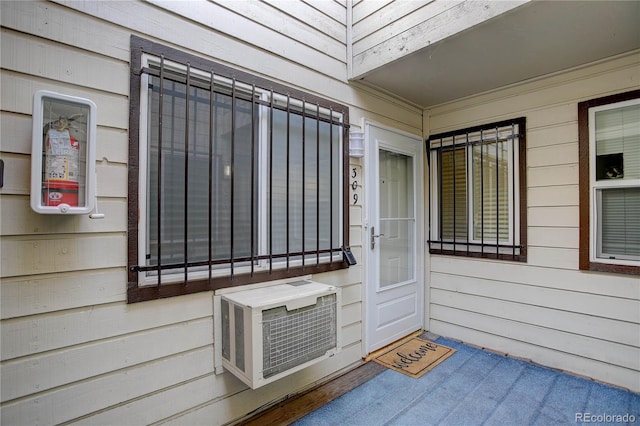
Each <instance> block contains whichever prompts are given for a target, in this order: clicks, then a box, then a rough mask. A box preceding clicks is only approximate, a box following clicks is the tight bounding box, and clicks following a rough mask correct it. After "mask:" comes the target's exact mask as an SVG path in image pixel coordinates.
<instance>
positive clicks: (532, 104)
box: [430, 53, 639, 133]
mask: <svg viewBox="0 0 640 426" xmlns="http://www.w3.org/2000/svg"><path fill="white" fill-rule="evenodd" d="M638 64H639V59H638V55H637V53H635V54H634V53H630V54H629V55H628V56H624V57H622V58H619V59H616V60H613V61H607V62H603V63H600V64H596V65H593V66H589V67H583V68H578V69H576V70H573V71H571V72H568V73H562V74H558V75H555V76H551V77H549V78H546V79H536V80H532V81H528V82H526V83H524V84H519V85H514V86H512V87H509V88H506V89H504V90H500V91H496V92H491V93H488V94H483V95H479V96H475V97H471V98H468V99H466V100H464V101H460V102H452V103H449V104H444V105H442V106H440V107H436V108H434V109H432V110H431V111H430V113H431V115H430V119H431V125H432V127H433V129H436V130H437V133H440V132H441V131H443V130H441V129H447V128H451V127H452V126H455V125H456V124H457V121H459V119H460V116H463V117H464V120H465V121H467V122H482V121H484V120H487V119H491V117H497V116H505V115H507V114H513V115H515V116H521V115H523V114H524V113H525V112H526V115H527V118H528V119H530V120H528V121H527V128H536V127H543V126H548V125H550V124H559V123H563V122H573V121H575V122H577V120H578V108H577V105H576V104H577V102H579V101H582V100H587V99H591V98H595V97H600V96H604V95H607V94H612V93H617V92H623V91H627V90H633V89H635V88H636V87H637V69H638Z"/></svg>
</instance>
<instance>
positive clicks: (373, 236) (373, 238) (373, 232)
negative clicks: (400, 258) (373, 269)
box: [371, 226, 384, 250]
mask: <svg viewBox="0 0 640 426" xmlns="http://www.w3.org/2000/svg"><path fill="white" fill-rule="evenodd" d="M380 237H384V234H376V227H375V226H372V227H371V250H373V249H374V248H376V238H380Z"/></svg>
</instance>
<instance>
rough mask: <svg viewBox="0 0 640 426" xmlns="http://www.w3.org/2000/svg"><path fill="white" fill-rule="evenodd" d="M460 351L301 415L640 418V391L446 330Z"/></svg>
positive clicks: (517, 420) (382, 377) (309, 419)
mask: <svg viewBox="0 0 640 426" xmlns="http://www.w3.org/2000/svg"><path fill="white" fill-rule="evenodd" d="M435 341H436V343H439V344H442V345H445V346H449V347H452V348H454V349H456V351H457V352H456V353H455V354H454V355H453V356H451V357H449V358H448V359H447V360H445V361H444V362H443V363H442V364H440V365H438V366H437V367H435V368H434V369H433V370H432V371H430V372H428V373H427V374H425V375H424V376H423V377H421V378H420V379H414V378H411V377H407V376H405V375H404V374H401V373H398V372H395V371H392V370H385V371H383V372H382V373H380V374H378V375H377V376H375V377H373V378H372V379H371V380H368V381H367V382H366V383H364V384H362V385H360V386H358V387H357V388H355V389H353V390H351V391H350V392H348V393H346V394H344V395H342V396H340V397H338V398H337V399H335V400H333V401H331V402H329V403H328V404H326V405H324V406H322V407H321V408H319V409H317V410H315V411H313V412H311V413H309V414H307V415H306V416H304V417H302V418H301V419H299V420H298V421H296V422H295V423H293V424H294V425H296V426H307V425H367V426H374V425H436V424H442V425H480V424H486V425H564V424H581V423H585V424H640V395H639V394H636V393H633V392H629V391H626V390H623V389H619V388H616V387H613V386H608V385H605V384H602V383H598V382H594V381H592V380H589V379H585V378H581V377H576V376H573V375H569V374H565V373H563V372H559V371H556V370H552V369H549V368H545V367H541V366H538V365H536V364H533V363H530V362H527V361H523V360H519V359H514V358H511V357H508V356H504V355H500V354H496V353H492V352H488V351H485V350H482V349H478V348H475V347H471V346H468V345H465V344H463V343H460V342H456V341H453V340H449V339H445V338H437V339H435Z"/></svg>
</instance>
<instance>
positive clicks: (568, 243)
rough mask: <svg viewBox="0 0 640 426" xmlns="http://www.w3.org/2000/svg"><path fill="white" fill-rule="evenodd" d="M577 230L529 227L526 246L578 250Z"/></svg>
mask: <svg viewBox="0 0 640 426" xmlns="http://www.w3.org/2000/svg"><path fill="white" fill-rule="evenodd" d="M579 234H580V232H579V229H578V228H577V227H576V228H561V227H555V226H553V227H546V228H545V227H529V233H528V236H527V244H528V245H529V246H530V247H531V246H535V247H559V248H574V249H575V248H578V244H579V240H580V238H579V237H580V235H579Z"/></svg>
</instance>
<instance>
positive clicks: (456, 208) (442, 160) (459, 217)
mask: <svg viewBox="0 0 640 426" xmlns="http://www.w3.org/2000/svg"><path fill="white" fill-rule="evenodd" d="M525 134H526V129H525V119H524V118H518V119H514V120H509V121H503V122H499V123H492V124H487V125H483V126H476V127H472V128H468V129H462V130H458V131H453V132H447V133H442V134H437V135H433V136H431V137H430V138H429V140H428V141H427V149H428V151H429V155H428V158H429V167H430V172H429V192H430V193H429V208H430V212H431V215H430V217H431V221H430V228H429V251H430V253H434V254H453V255H461V256H474V257H488V258H495V259H505V260H516V261H526V200H525V197H526V183H525V164H526V162H525V152H526V151H525Z"/></svg>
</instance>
